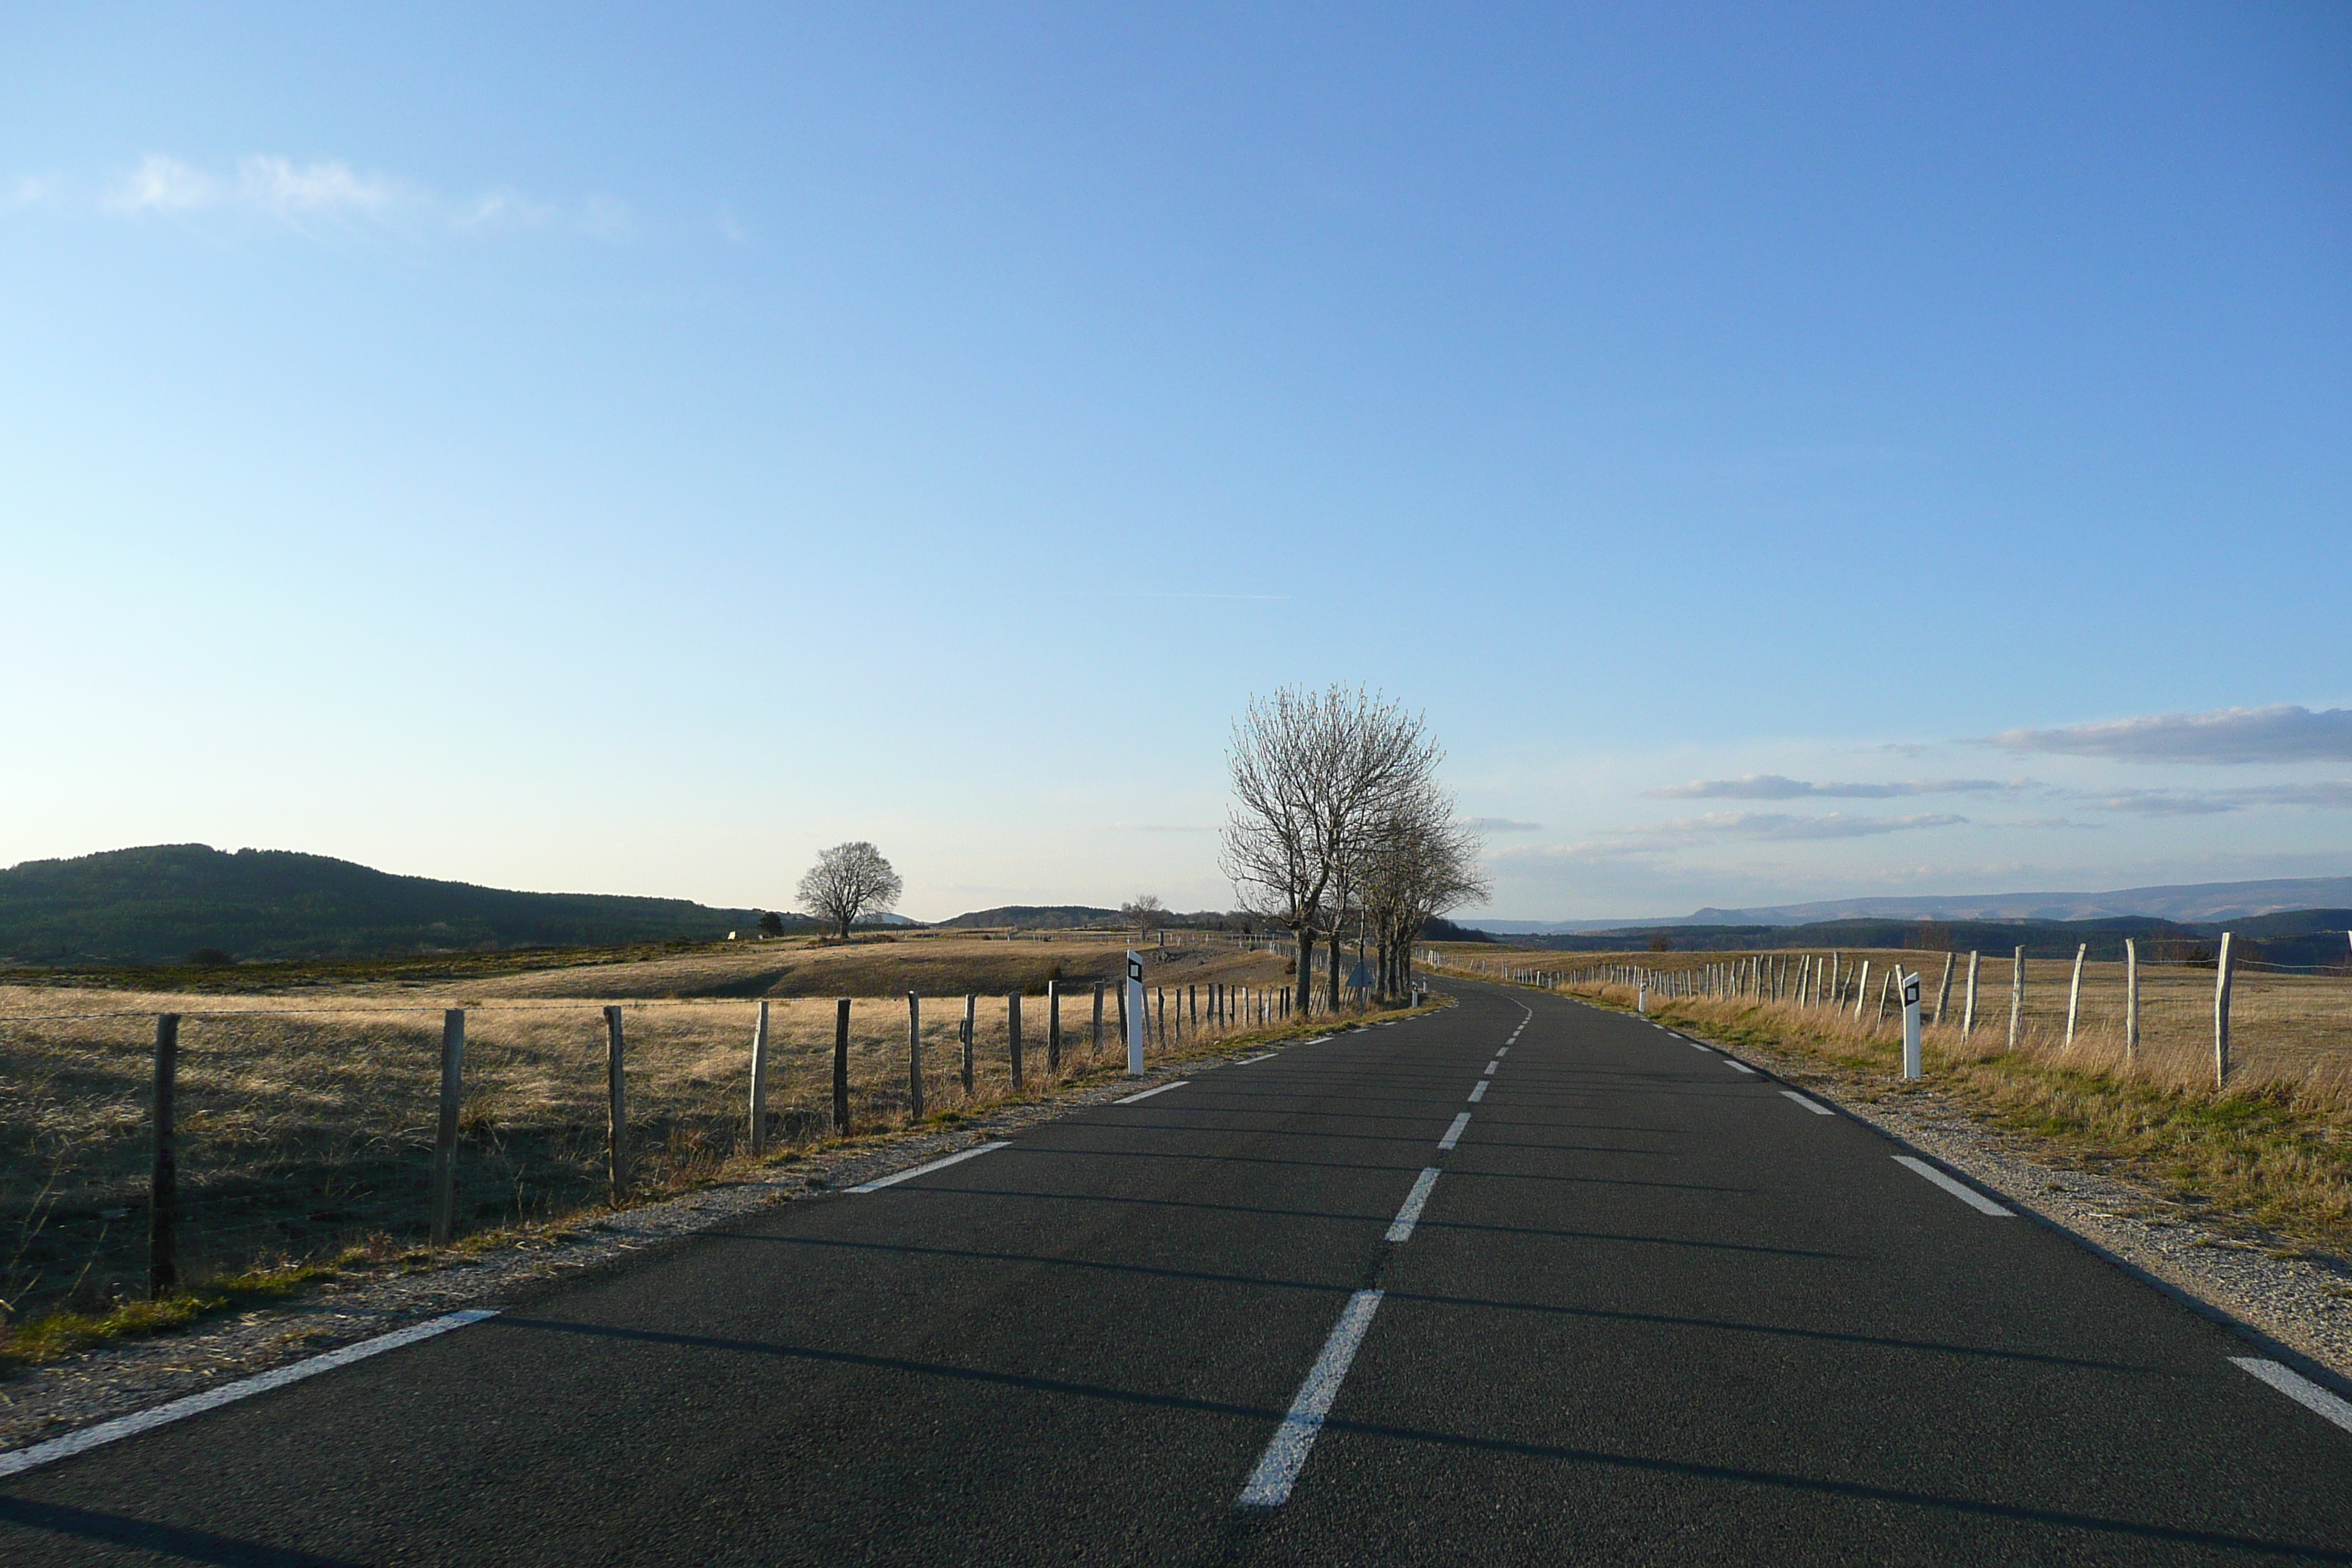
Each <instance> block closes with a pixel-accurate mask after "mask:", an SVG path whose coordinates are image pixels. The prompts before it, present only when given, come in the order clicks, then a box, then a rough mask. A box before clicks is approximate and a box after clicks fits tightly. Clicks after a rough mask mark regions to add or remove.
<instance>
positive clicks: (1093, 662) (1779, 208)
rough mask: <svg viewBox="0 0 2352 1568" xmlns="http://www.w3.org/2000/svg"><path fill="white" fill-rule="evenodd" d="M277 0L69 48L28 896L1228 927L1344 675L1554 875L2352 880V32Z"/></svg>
mask: <svg viewBox="0 0 2352 1568" xmlns="http://www.w3.org/2000/svg"><path fill="white" fill-rule="evenodd" d="M222 10H223V8H219V7H205V8H198V7H187V8H142V7H125V8H115V9H109V10H107V11H105V12H103V13H97V12H90V11H89V10H87V8H82V9H77V8H74V7H50V8H47V10H46V11H31V10H26V9H25V8H19V9H18V10H17V11H16V13H13V14H12V15H11V16H10V18H9V19H8V21H7V22H6V23H5V47H0V149H5V158H0V300H5V303H0V471H5V474H6V475H7V480H6V483H5V487H0V542H5V551H6V555H5V559H6V561H7V563H8V571H7V581H8V585H9V590H10V591H9V593H8V595H7V605H8V614H7V615H6V616H5V617H0V655H5V658H6V660H7V668H8V670H9V673H10V678H11V679H10V683H9V684H10V693H11V696H10V700H9V703H8V710H7V718H6V721H5V734H6V735H7V737H8V741H7V766H6V767H5V769H0V864H6V863H14V862H16V861H18V860H23V859H26V858H37V857H47V856H55V855H70V854H79V853H85V852H88V851H90V850H94V849H101V848H110V847H121V846H123V845H129V844H137V843H152V842H158V841H167V840H169V841H182V840H201V841H204V842H208V843H212V844H215V845H219V846H221V847H236V846H240V845H257V846H264V847H282V848H299V849H307V850H313V851H318V852H321V853H328V854H334V855H340V856H344V857H348V858H354V859H359V860H363V861H366V862H368V863H371V864H374V865H379V866H383V867H384V868H389V869H394V870H399V871H406V872H415V873H419V874H424V875H431V876H442V877H456V878H461V879H467V880H473V881H480V882H488V883H494V884H500V885H508V886H520V887H533V888H561V889H578V890H599V891H626V892H646V893H665V894H677V895H683V896H688V897H694V898H699V899H704V900H711V901H719V902H727V903H737V904H760V905H766V904H775V903H783V902H788V901H789V899H790V893H789V889H790V888H791V885H792V883H793V879H795V878H796V877H797V875H798V873H799V872H800V870H801V869H802V868H803V867H804V866H805V865H806V864H807V862H808V861H809V860H810V859H811V858H813V856H814V851H815V850H816V849H817V848H819V847H823V846H824V845H826V844H830V843H833V842H835V841H837V840H839V839H843V838H847V837H870V838H872V839H875V840H876V841H877V842H878V843H880V844H881V845H882V846H883V847H884V848H885V850H886V851H887V852H888V853H889V854H891V855H892V857H893V858H894V859H895V860H896V861H897V862H898V866H899V868H900V869H901V870H902V872H903V873H904V874H905V875H906V877H907V880H908V898H907V905H906V907H907V908H908V910H909V911H910V912H912V913H915V914H918V915H923V916H932V917H936V916H944V915H947V914H950V913H953V912H955V911H957V910H962V909H969V908H974V907H980V906H983V905H987V904H992V903H1000V902H1006V901H1015V900H1018V901H1035V900H1052V901H1064V900H1084V901H1092V902H1116V901H1118V900H1119V899H1121V898H1123V897H1127V896H1130V895H1132V894H1133V893H1135V892H1138V891H1140V890H1145V889H1151V890H1157V891H1159V892H1160V893H1161V894H1163V895H1164V896H1166V897H1168V898H1169V899H1170V900H1171V902H1174V903H1176V904H1178V905H1180V906H1185V907H1192V906H1196V905H1221V904H1223V903H1224V902H1226V901H1228V900H1229V898H1230V891H1229V889H1227V888H1226V886H1225V885H1224V883H1223V881H1222V879H1220V878H1219V876H1218V875H1217V872H1216V869H1215V857H1214V837H1213V832H1212V831H1210V829H1212V828H1213V825H1214V824H1215V823H1216V822H1217V820H1218V819H1219V817H1220V815H1221V811H1222V802H1223V757H1222V748H1223V742H1224V737H1225V731H1226V725H1227V723H1228V721H1229V720H1230V718H1231V716H1232V715H1233V714H1234V713H1235V712H1236V711H1237V710H1239V709H1240V708H1241V706H1242V704H1243V703H1244V700H1246V698H1247V697H1248V695H1249V694H1250V693H1251V692H1253V691H1262V690H1265V689H1269V688H1271V687H1272V686H1274V685H1276V684H1279V683H1283V682H1294V681H1295V682H1307V683H1314V684H1320V683H1323V682H1327V681H1332V680H1339V681H1346V682H1349V683H1351V684H1353V683H1358V682H1361V683H1364V684H1366V685H1369V686H1372V687H1375V688H1378V689H1381V690H1383V691H1385V692H1386V693H1388V694H1389V695H1391V697H1394V698H1396V699H1397V700H1401V701H1402V702H1404V703H1406V704H1407V705H1409V706H1411V707H1412V708H1415V709H1418V710H1423V711H1424V712H1425V713H1426V715H1427V718H1428V721H1429V722H1430V724H1431V726H1432V728H1433V730H1434V731H1436V733H1437V734H1438V736H1439V737H1440V739H1441V740H1442V741H1443V742H1444V743H1445V744H1446V746H1447V748H1448V750H1449V752H1450V762H1449V764H1448V776H1449V778H1450V780H1451V781H1452V782H1453V783H1454V784H1455V785H1456V787H1458V789H1459V790H1460V792H1461V795H1462V798H1463V802H1464V809H1465V813H1466V814H1468V815H1470V816H1475V817H1478V818H1481V819H1483V820H1485V821H1486V822H1487V823H1488V824H1489V825H1490V831H1489V833H1488V842H1489V848H1490V854H1491V856H1492V858H1493V861H1494V870H1495V873H1496V881H1497V889H1498V891H1497V896H1496V900H1495V903H1494V905H1493V906H1492V910H1491V912H1493V913H1495V914H1497V915H1507V916H1517V917H1522V918H1567V917H1574V916H1605V915H1639V914H1676V913H1682V912H1685V911H1687V910H1689V909H1691V908H1693V907H1696V906H1697V905H1699V904H1704V903H1715V904H1725V905H1728V904H1741V903H1759V902H1767V901H1781V900H1794V899H1800V898H1828V897H1839V896H1849V895H1856V894H1866V893H1872V892H1889V893H1895V892H1900V893H1922V892H1938V891H1946V892H1975V891H1998V890H2003V889H2017V888H2026V887H2043V888H2050V887H2070V888H2105V887H2117V886H2126V885H2133V884H2137V883H2148V882H2159V881H2186V880H2221V879H2238V878H2244V877H2259V876H2288V875H2322V874H2329V875H2333V874H2343V873H2347V872H2352V784H2347V782H2346V781H2347V778H2352V730H2347V717H2346V714H2345V711H2344V710H2346V709H2347V707H2352V658H2347V649H2346V647H2345V627H2346V626H2347V594H2346V584H2347V582H2352V540H2347V528H2346V522H2347V500H2352V438H2347V431H2352V201H2347V198H2348V197H2352V12H2347V11H2346V10H2345V9H2344V8H2342V7H2341V6H2336V5H2303V6H2295V5H2275V6H2242V7H2215V6H2207V5H2195V6H2167V5H2129V6H2124V5H2116V6H2081V5H2039V4H2038V5H2013V6H1997V5H1992V6H1989V5H1951V6H1934V5H1884V6H1814V7H1771V8H1753V7H1675V6H1665V5H1643V6H1630V5H1629V6H1622V7H1612V8H1574V7H1565V6H1558V5H1546V6H1528V7H1520V8H1513V7H1504V6H1492V7H1482V8H1478V9H1475V10H1471V9H1468V8H1462V9H1451V10H1449V9H1442V8H1437V7H1426V6H1414V7H1402V6H1376V5H1332V6H1327V7H1303V6H1292V7H1281V8H1268V7H1263V6H1252V7H1232V8H1226V9H1217V8H1210V7H1184V8H1169V9H1167V10H1164V11H1161V12H1157V13H1147V12H1144V11H1142V10H1140V9H1139V8H1131V7H1130V8H1107V7H1093V6H1088V7H1081V6H1069V7H1064V8H1054V7H1045V6H1033V7H992V8H984V7H979V6H964V7H952V8H949V7H941V8H926V7H909V6H897V7H892V6H882V5H857V6H842V7H816V6H811V7H799V8H789V9H788V8H782V7H770V6H744V7H740V8H733V9H730V8H725V7H718V6H706V7H700V8H698V9H696V10H695V11H694V12H693V13H692V14H691V15H690V16H679V15H678V14H677V11H676V10H675V8H654V7H644V8H635V9H632V8H628V7H622V6H605V7H597V8H593V10H590V11H583V10H580V9H579V8H575V7H561V8H559V7H553V6H549V7H543V8H538V9H531V8H526V7H507V8H504V9H502V10H500V11H499V13H498V15H497V16H483V15H479V14H478V8H474V7H445V8H435V7H427V6H403V7H397V8H394V7H383V8H379V9H376V10H373V11H367V10H362V9H358V8H348V7H335V8H329V7H315V6H289V7H284V8H278V9H272V8H268V7H262V6H247V7H238V8H236V9H235V11H234V13H233V14H230V15H226V16H225V15H223V14H222ZM2233 710H2239V711H2235V712H2234V713H2233ZM1996 737H2000V739H1995V738H1996ZM1743 781H1744V782H1743ZM1776 781H1777V782H1776ZM1825 790H1826V791H1827V792H1828V793H1824V791H1825Z"/></svg>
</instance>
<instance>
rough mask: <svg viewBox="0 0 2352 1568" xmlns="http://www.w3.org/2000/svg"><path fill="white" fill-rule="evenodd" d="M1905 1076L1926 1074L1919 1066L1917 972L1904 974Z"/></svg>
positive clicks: (1911, 1076)
mask: <svg viewBox="0 0 2352 1568" xmlns="http://www.w3.org/2000/svg"><path fill="white" fill-rule="evenodd" d="M1897 973H1901V972H1900V971H1897ZM1903 1076H1904V1077H1905V1078H1921V1077H1924V1076H1926V1075H1925V1074H1924V1073H1922V1072H1921V1070H1920V1067H1919V977H1918V976H1917V975H1916V974H1905V975H1904V976H1903Z"/></svg>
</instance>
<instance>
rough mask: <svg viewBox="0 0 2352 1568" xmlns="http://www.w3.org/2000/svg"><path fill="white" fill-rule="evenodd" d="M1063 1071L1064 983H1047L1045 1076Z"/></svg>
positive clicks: (1049, 1077)
mask: <svg viewBox="0 0 2352 1568" xmlns="http://www.w3.org/2000/svg"><path fill="white" fill-rule="evenodd" d="M1061 1070H1062V983H1061V982H1060V981H1058V980H1048V981H1047V982H1045V1076H1046V1077H1047V1078H1048V1079H1051V1078H1052V1077H1053V1076H1054V1075H1055V1074H1056V1073H1058V1072H1060V1071H1061Z"/></svg>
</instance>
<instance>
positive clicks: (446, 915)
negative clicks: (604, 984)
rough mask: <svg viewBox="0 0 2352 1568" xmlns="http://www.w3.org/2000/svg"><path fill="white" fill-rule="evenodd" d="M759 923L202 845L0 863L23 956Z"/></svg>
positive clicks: (486, 938) (391, 950)
mask: <svg viewBox="0 0 2352 1568" xmlns="http://www.w3.org/2000/svg"><path fill="white" fill-rule="evenodd" d="M759 918H760V913H759V911H758V910H715V909H709V908H706V907H705V906H703V905H701V904H696V903H689V902H688V901H687V900H684V899H631V898H618V897H613V896H610V895H606V894H601V893H517V892H508V891H506V890H504V889H498V888H478V887H475V886H474V885H472V884H471V883H468V882H436V881H434V880H432V879H429V878H425V877H395V876H393V875H391V874H389V873H387V872H383V871H378V870H374V869H372V868H369V867H366V866H358V865H354V864H352V862H351V861H349V860H336V859H331V858H328V857H326V856H324V855H299V854H295V853H293V852H291V851H289V850H282V849H240V850H238V851H237V852H236V853H235V854H234V855H232V854H227V853H225V852H223V851H221V850H218V849H214V848H211V847H207V846H205V845H202V844H157V845H151V846H149V847H145V848H141V849H116V850H110V851H108V852H107V853H105V854H101V855H84V856H81V857H79V858H76V859H71V860H28V861H26V862H25V863H24V864H23V865H21V866H15V867H11V868H8V869H7V870H5V871H0V963H8V962H13V963H29V964H48V963H74V964H83V963H168V962H173V961H176V960H180V959H183V958H184V957H185V956H187V955H188V954H190V953H194V952H200V951H203V950H205V949H214V950H217V951H218V952H224V953H227V954H231V955H234V956H235V957H236V958H240V959H251V958H357V957H372V956H378V955H389V954H399V953H415V952H478V951H486V950H492V949H499V948H512V947H584V946H596V945H603V944H607V943H614V942H647V941H668V940H709V939H715V938H719V937H723V936H725V935H726V934H727V933H728V932H729V931H746V932H748V931H749V930H750V929H751V926H752V924H753V922H755V921H758V919H759ZM794 923H795V924H797V923H799V922H797V921H795V922H794Z"/></svg>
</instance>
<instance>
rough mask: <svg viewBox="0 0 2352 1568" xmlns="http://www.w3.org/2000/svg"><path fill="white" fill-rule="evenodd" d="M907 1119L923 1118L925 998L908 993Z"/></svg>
mask: <svg viewBox="0 0 2352 1568" xmlns="http://www.w3.org/2000/svg"><path fill="white" fill-rule="evenodd" d="M907 1119H908V1121H921V1120H922V1119H923V999H922V998H921V997H920V996H918V995H916V994H914V993H913V992H912V991H909V992H908V993H907Z"/></svg>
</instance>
